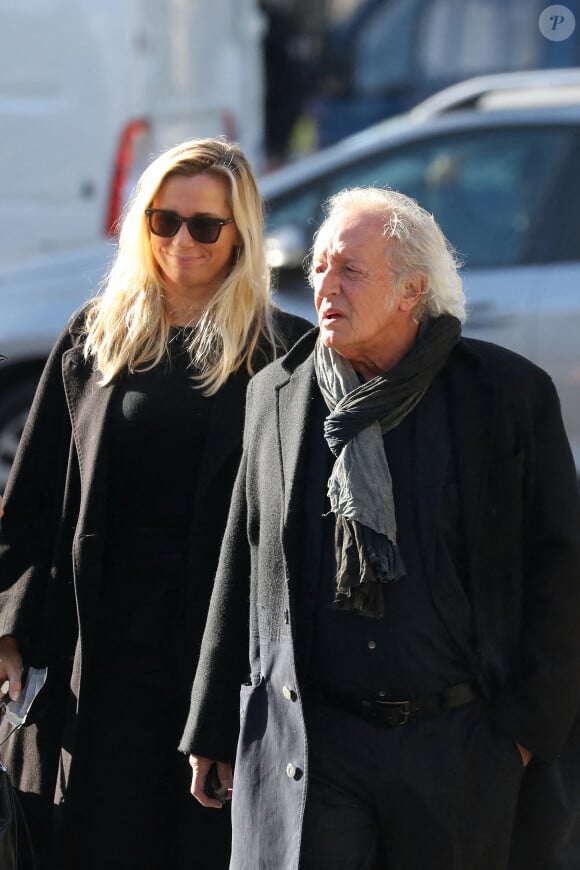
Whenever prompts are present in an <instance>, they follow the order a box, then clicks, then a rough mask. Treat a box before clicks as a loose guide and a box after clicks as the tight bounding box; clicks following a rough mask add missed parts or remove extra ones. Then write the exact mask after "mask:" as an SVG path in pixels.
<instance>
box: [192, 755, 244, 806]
mask: <svg viewBox="0 0 580 870" xmlns="http://www.w3.org/2000/svg"><path fill="white" fill-rule="evenodd" d="M189 763H190V765H191V769H192V771H193V773H192V777H191V793H192V795H193V796H194V798H196V800H198V801H199V802H200V804H202V805H203V806H204V807H214V808H215V809H217V810H221V808H222V804H221V803H220V801H218V800H217V799H216V798H210V797H209V795H207V794H206V793H205V780H206V778H207V775H208V773H209V769H210V767H211V766H212V764H217V773H218V777H219V779H220V782H221V784H222V785H225V787H226V788H227V789H228V794H227V798H226V800H231V799H232V785H233V771H232V766H231V764H228V763H227V762H225V761H217V762H214V760H213V759H212V758H203V756H201V755H190V756H189Z"/></svg>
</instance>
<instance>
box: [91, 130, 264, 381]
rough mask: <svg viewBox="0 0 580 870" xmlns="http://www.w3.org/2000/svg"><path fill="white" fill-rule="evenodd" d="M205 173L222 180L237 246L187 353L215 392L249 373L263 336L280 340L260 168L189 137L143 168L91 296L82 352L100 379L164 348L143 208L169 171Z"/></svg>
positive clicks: (165, 325)
mask: <svg viewBox="0 0 580 870" xmlns="http://www.w3.org/2000/svg"><path fill="white" fill-rule="evenodd" d="M201 172H204V173H211V174H212V175H215V176H217V177H219V178H222V179H223V180H224V182H225V185H226V190H227V198H228V204H229V205H230V207H231V210H232V215H233V218H234V221H235V225H236V228H237V230H238V233H239V237H240V239H241V244H240V245H239V248H238V249H237V250H236V251H235V252H234V253H235V257H234V262H233V263H232V269H231V272H230V274H229V275H228V277H227V278H226V279H225V281H224V282H223V284H222V286H221V287H220V288H219V290H218V291H217V293H216V294H215V295H214V296H213V298H212V299H211V301H210V302H209V304H208V305H207V306H206V308H205V310H204V312H203V314H202V316H201V317H200V319H199V321H198V323H197V324H196V328H195V330H194V331H193V337H192V340H191V344H190V348H189V350H190V354H191V359H192V365H193V366H195V369H196V371H197V372H198V373H200V374H198V375H197V376H196V377H197V380H198V382H199V385H200V387H201V388H202V389H203V390H204V391H205V393H206V394H207V395H212V394H213V393H215V392H217V390H219V388H220V387H221V386H222V385H223V384H224V383H225V381H226V380H227V378H228V377H229V375H230V374H231V373H232V372H234V371H236V370H237V369H238V368H239V367H240V366H241V365H242V364H243V363H245V364H246V366H247V368H248V371H249V372H250V374H251V373H252V368H251V358H252V354H253V352H254V350H255V348H256V345H257V343H258V340H259V338H260V335H261V334H263V335H264V336H265V337H266V339H267V341H268V342H269V343H270V344H271V346H272V348H273V349H274V347H275V334H274V329H273V325H272V308H271V302H270V271H269V269H268V266H267V264H266V260H265V256H264V245H263V232H264V220H263V210H262V201H261V198H260V195H259V193H258V188H257V184H256V179H255V177H254V173H253V172H252V169H251V166H250V164H249V163H248V160H247V159H246V157H245V156H244V154H243V153H242V151H241V150H240V148H239V147H238V146H237V145H234V144H231V143H228V142H225V141H222V140H221V139H192V140H189V141H187V142H183V143H182V144H180V145H176V146H175V147H174V148H170V149H169V150H168V151H165V152H164V153H162V154H161V155H160V156H159V157H157V159H156V160H154V161H153V163H151V165H150V166H149V167H148V168H147V169H146V170H145V171H144V173H143V174H142V176H141V178H140V179H139V181H138V183H137V186H136V188H135V191H134V193H133V195H132V197H131V199H130V201H129V203H128V206H127V209H126V212H125V216H124V219H123V223H122V227H121V232H120V236H119V248H118V252H117V256H116V258H115V260H114V262H113V264H112V266H111V269H110V270H109V273H108V275H107V276H106V278H105V279H104V281H103V287H102V292H101V293H100V294H99V295H98V296H97V297H95V298H94V299H93V300H92V301H91V302H90V303H89V307H88V312H87V320H86V333H87V334H86V343H85V356H86V357H87V358H89V357H93V358H94V360H95V361H96V365H97V367H98V369H99V371H100V372H101V374H102V379H101V383H102V384H108V383H110V382H111V381H112V380H113V379H114V378H115V376H116V375H118V374H119V373H120V372H121V371H123V370H128V371H130V372H135V371H145V370H147V369H151V368H153V366H155V365H157V364H158V363H159V362H160V361H161V359H162V358H163V356H164V354H165V353H166V350H167V342H168V336H169V327H170V322H169V317H168V315H167V313H166V311H165V308H164V305H163V293H164V289H163V276H162V273H161V271H160V270H159V267H158V266H157V263H156V262H155V259H154V257H153V254H152V251H151V245H150V241H149V228H148V225H147V219H146V216H145V209H147V208H149V207H150V206H151V205H152V203H153V200H154V198H155V196H156V195H157V193H158V191H159V189H160V188H161V186H162V184H163V183H164V182H165V181H166V180H167V179H168V178H170V177H174V176H187V177H188V176H192V175H197V174H198V173H201Z"/></svg>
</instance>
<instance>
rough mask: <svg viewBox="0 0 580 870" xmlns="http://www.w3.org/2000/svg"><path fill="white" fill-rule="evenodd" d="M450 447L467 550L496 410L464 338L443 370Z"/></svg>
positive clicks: (493, 394) (491, 389) (489, 384)
mask: <svg viewBox="0 0 580 870" xmlns="http://www.w3.org/2000/svg"><path fill="white" fill-rule="evenodd" d="M447 383H448V389H449V395H450V405H449V407H450V418H451V421H450V422H451V434H452V441H453V449H454V451H455V456H456V462H457V477H458V488H459V494H460V502H461V506H462V510H463V515H464V528H465V535H466V548H467V552H468V553H470V554H473V553H475V552H476V539H477V531H478V528H479V527H480V522H479V516H480V511H481V507H482V504H483V500H484V497H485V485H486V481H487V479H488V476H489V464H490V461H491V446H492V440H493V433H494V430H495V422H496V413H497V387H496V384H495V383H494V381H492V380H491V379H490V378H489V377H487V376H486V374H485V372H484V371H483V370H482V361H481V358H480V357H479V356H478V355H477V353H476V352H475V351H474V350H473V349H472V348H471V347H469V346H467V345H466V344H465V342H463V341H462V342H460V344H459V346H458V348H457V349H456V350H455V351H454V354H453V356H452V359H451V361H450V365H449V367H448V370H447Z"/></svg>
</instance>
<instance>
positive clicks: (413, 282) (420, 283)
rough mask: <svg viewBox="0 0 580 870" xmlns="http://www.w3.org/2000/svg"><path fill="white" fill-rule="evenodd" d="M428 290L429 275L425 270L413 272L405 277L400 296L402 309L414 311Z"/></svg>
mask: <svg viewBox="0 0 580 870" xmlns="http://www.w3.org/2000/svg"><path fill="white" fill-rule="evenodd" d="M426 292H427V277H426V275H425V274H424V273H423V272H411V274H410V275H407V276H406V278H405V283H404V285H403V292H402V293H401V295H400V297H399V308H400V309H401V311H413V309H414V308H416V307H417V305H418V304H419V302H420V301H421V299H422V298H423V296H424V295H425V293H426Z"/></svg>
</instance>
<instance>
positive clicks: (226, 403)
mask: <svg viewBox="0 0 580 870" xmlns="http://www.w3.org/2000/svg"><path fill="white" fill-rule="evenodd" d="M248 380H249V376H248V373H247V372H246V369H245V368H243V369H238V371H237V372H235V374H233V375H231V377H229V378H228V380H227V381H226V383H225V384H224V385H223V387H222V388H221V389H220V390H219V391H218V393H217V394H216V396H215V398H214V402H213V408H212V411H211V415H210V419H209V425H208V430H207V437H206V440H205V446H204V450H203V455H202V460H201V464H200V477H199V484H198V487H197V493H196V504H195V507H194V516H195V515H196V514H197V511H198V510H199V508H200V506H201V505H203V502H204V495H205V493H206V492H207V490H208V488H209V486H210V485H211V482H212V480H213V479H214V477H215V476H216V474H217V473H218V471H219V469H220V468H221V466H222V465H223V463H224V462H225V461H226V460H227V458H228V457H229V456H230V455H231V454H232V453H233V452H234V451H235V450H241V445H242V431H243V424H244V414H245V409H246V388H247V385H248Z"/></svg>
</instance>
